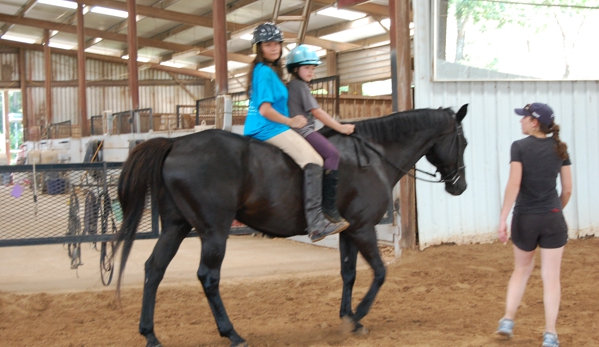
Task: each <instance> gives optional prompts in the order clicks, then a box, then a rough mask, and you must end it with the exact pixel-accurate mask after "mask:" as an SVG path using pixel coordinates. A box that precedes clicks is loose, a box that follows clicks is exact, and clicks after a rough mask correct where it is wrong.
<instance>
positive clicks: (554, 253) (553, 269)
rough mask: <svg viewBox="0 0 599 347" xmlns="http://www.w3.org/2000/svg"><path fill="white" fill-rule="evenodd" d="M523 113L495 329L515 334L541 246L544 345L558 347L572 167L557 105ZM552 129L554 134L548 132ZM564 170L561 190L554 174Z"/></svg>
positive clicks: (506, 206)
mask: <svg viewBox="0 0 599 347" xmlns="http://www.w3.org/2000/svg"><path fill="white" fill-rule="evenodd" d="M515 112H516V114H518V115H520V116H523V117H522V119H521V121H520V123H521V124H522V133H524V134H525V135H529V136H528V137H526V138H524V139H521V140H518V141H514V143H512V148H511V163H510V176H509V179H508V183H507V186H506V188H505V198H504V202H503V207H502V209H501V216H500V220H499V229H498V230H497V235H498V238H499V241H501V242H503V243H505V242H507V240H508V234H507V224H506V220H507V217H508V214H509V212H510V210H511V208H512V206H513V205H514V202H515V203H516V205H515V206H514V213H513V217H512V227H511V237H512V242H513V244H514V246H513V249H514V272H513V273H512V276H511V277H510V280H509V283H508V288H507V298H506V308H505V315H504V316H503V318H502V319H501V320H500V321H499V328H498V329H497V334H498V335H501V336H506V337H511V336H512V335H513V329H514V318H515V316H516V310H517V309H518V306H519V305H520V301H521V300H522V296H523V295H524V291H525V289H526V283H527V282H528V278H529V277H530V274H531V272H532V270H533V268H534V264H535V262H534V254H535V249H536V248H537V246H539V247H540V252H541V277H542V279H543V303H544V306H545V332H544V333H543V344H542V346H543V347H558V346H559V341H558V339H557V331H556V328H555V325H556V321H557V315H558V312H559V305H560V295H561V285H560V269H561V261H562V254H563V251H564V245H565V244H566V242H567V241H568V227H567V226H566V221H565V219H564V215H563V213H562V209H563V208H564V207H565V206H566V204H567V203H568V200H570V196H571V195H572V173H571V171H570V165H571V162H570V159H569V156H568V152H567V146H566V144H565V143H563V142H561V140H560V138H559V131H560V128H559V125H557V124H555V122H554V115H553V110H552V109H551V108H550V107H549V106H548V105H546V104H542V103H537V102H535V103H532V104H528V105H526V106H524V108H517V109H515ZM548 134H552V136H551V137H547V135H548ZM558 174H559V176H560V180H561V186H562V189H561V194H560V195H559V196H558V194H557V189H556V179H557V176H558Z"/></svg>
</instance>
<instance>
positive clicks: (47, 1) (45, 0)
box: [37, 0, 77, 10]
mask: <svg viewBox="0 0 599 347" xmlns="http://www.w3.org/2000/svg"><path fill="white" fill-rule="evenodd" d="M37 2H38V3H40V4H44V5H51V6H58V7H63V8H70V9H72V10H74V9H76V8H77V2H74V1H63V0H37Z"/></svg>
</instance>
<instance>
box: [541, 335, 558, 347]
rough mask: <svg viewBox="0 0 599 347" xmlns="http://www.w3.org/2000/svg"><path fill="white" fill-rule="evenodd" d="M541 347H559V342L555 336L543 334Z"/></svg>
mask: <svg viewBox="0 0 599 347" xmlns="http://www.w3.org/2000/svg"><path fill="white" fill-rule="evenodd" d="M542 347H559V340H558V339H557V334H552V333H548V332H544V333H543V345H542Z"/></svg>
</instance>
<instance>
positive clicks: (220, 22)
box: [212, 0, 229, 95]
mask: <svg viewBox="0 0 599 347" xmlns="http://www.w3.org/2000/svg"><path fill="white" fill-rule="evenodd" d="M212 9H213V12H212V15H213V18H214V21H213V22H214V23H215V25H214V63H215V65H214V68H215V76H216V79H215V81H216V90H215V93H216V95H224V94H227V93H228V92H229V78H228V75H227V70H228V69H227V33H226V26H225V21H226V18H227V13H226V11H225V3H224V1H222V0H212Z"/></svg>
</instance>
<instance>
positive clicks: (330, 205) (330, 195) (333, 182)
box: [322, 170, 347, 223]
mask: <svg viewBox="0 0 599 347" xmlns="http://www.w3.org/2000/svg"><path fill="white" fill-rule="evenodd" d="M338 182H339V174H338V173H337V170H325V171H324V177H323V179H322V213H323V214H324V216H325V217H326V218H327V219H328V220H330V221H331V222H333V223H341V222H345V223H347V221H346V220H345V219H343V217H342V216H341V214H340V213H339V210H337V204H336V202H337V183H338Z"/></svg>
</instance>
